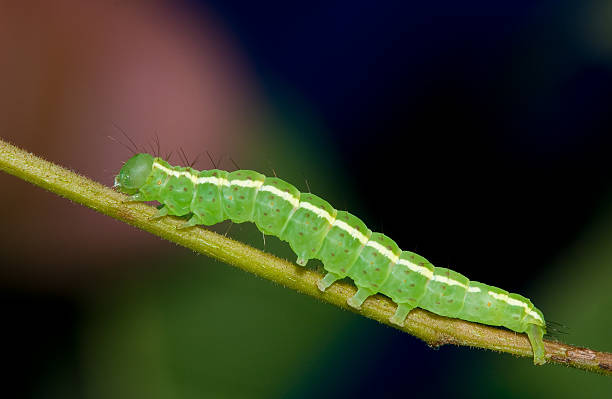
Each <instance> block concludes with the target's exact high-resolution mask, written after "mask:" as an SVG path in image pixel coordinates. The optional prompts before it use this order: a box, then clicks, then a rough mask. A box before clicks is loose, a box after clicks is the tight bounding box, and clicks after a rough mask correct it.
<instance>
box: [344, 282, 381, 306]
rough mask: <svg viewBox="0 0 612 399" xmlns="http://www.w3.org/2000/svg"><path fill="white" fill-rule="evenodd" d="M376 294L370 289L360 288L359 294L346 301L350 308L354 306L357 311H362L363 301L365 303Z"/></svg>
mask: <svg viewBox="0 0 612 399" xmlns="http://www.w3.org/2000/svg"><path fill="white" fill-rule="evenodd" d="M374 294H376V291H373V290H371V289H369V288H362V287H360V288H359V289H358V290H357V293H356V294H355V295H353V296H352V297H350V298H349V299H348V301H346V303H348V304H349V306H352V307H354V308H355V309H361V304H362V303H363V301H365V300H366V299H368V297H369V296H372V295H374Z"/></svg>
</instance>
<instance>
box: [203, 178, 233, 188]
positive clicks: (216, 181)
mask: <svg viewBox="0 0 612 399" xmlns="http://www.w3.org/2000/svg"><path fill="white" fill-rule="evenodd" d="M195 183H196V184H206V183H210V184H214V185H215V186H228V187H229V185H230V182H229V181H228V180H227V179H224V178H222V177H215V176H208V177H198V178H197V179H196V182H195Z"/></svg>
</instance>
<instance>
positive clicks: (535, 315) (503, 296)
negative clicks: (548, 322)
mask: <svg viewBox="0 0 612 399" xmlns="http://www.w3.org/2000/svg"><path fill="white" fill-rule="evenodd" d="M488 294H489V295H491V296H492V297H493V298H495V299H497V300H500V301H503V302H506V303H507V304H508V305H510V306H518V307H521V308H523V309H524V310H525V313H527V314H528V315H530V316H532V317H533V318H535V319H537V320H539V321H543V320H542V318H541V317H540V315H539V314H538V313H537V312H535V311H533V310H532V309H531V307H530V306H529V304H528V303H525V302H523V301H520V300H518V299H514V298H510V297H509V296H508V295H506V294H498V293H497V292H493V291H489V292H488Z"/></svg>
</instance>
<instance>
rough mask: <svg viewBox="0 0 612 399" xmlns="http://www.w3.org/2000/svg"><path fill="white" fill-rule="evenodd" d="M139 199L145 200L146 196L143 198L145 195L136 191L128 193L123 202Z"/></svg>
mask: <svg viewBox="0 0 612 399" xmlns="http://www.w3.org/2000/svg"><path fill="white" fill-rule="evenodd" d="M141 201H147V198H145V196H144V195H143V194H142V193H136V194H134V195H130V196H129V197H127V199H125V200H123V201H122V202H123V203H128V202H141Z"/></svg>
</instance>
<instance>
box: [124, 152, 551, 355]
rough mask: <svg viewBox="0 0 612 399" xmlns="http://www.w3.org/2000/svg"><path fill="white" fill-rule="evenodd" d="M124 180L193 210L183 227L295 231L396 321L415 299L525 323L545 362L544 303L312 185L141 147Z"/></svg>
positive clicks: (332, 273)
mask: <svg viewBox="0 0 612 399" xmlns="http://www.w3.org/2000/svg"><path fill="white" fill-rule="evenodd" d="M115 187H117V188H118V189H119V190H120V191H122V192H123V193H126V194H128V195H130V196H131V197H130V199H131V200H132V201H159V202H160V203H162V204H163V207H162V208H161V209H160V210H159V213H158V217H163V216H166V215H177V216H184V215H192V216H191V218H190V219H189V220H188V221H187V222H186V223H185V224H184V225H183V226H182V227H191V226H196V225H200V224H203V225H213V224H216V223H220V222H222V221H224V220H227V219H230V220H232V221H233V222H234V223H242V222H254V223H255V224H256V225H257V228H258V229H259V230H260V231H262V232H263V233H264V234H269V235H274V236H277V237H279V238H280V239H281V240H283V241H287V242H288V243H289V244H290V245H291V248H292V249H293V251H295V253H296V254H297V257H298V258H297V264H298V265H301V266H304V265H306V262H307V261H308V260H309V259H313V258H315V259H320V260H321V261H322V262H323V265H324V267H325V270H326V271H327V274H326V275H325V277H323V278H322V279H321V280H320V281H319V282H318V284H317V285H318V287H319V289H320V290H321V291H325V290H326V289H327V288H328V287H329V286H330V285H332V284H333V283H334V282H335V281H337V280H340V279H342V278H344V277H350V278H351V279H352V280H353V281H354V282H355V284H356V285H357V287H358V291H357V293H356V294H355V295H354V296H353V297H351V298H350V299H349V300H348V304H349V305H350V306H352V307H354V308H360V307H361V304H362V303H363V302H364V301H365V300H366V298H368V297H369V296H371V295H374V294H376V293H382V294H384V295H386V296H388V297H390V298H391V299H392V300H393V301H394V302H395V303H396V304H397V310H396V312H395V314H394V315H393V317H391V319H390V321H391V322H392V323H394V324H397V325H400V326H401V325H403V323H404V321H405V319H406V316H407V315H408V313H409V312H410V311H411V310H412V309H414V308H415V307H419V308H423V309H426V310H429V311H430V312H433V313H436V314H439V315H442V316H447V317H454V318H458V319H463V320H469V321H473V322H478V323H483V324H489V325H493V326H504V327H507V328H509V329H511V330H513V331H517V332H520V333H524V332H526V333H527V335H528V337H529V341H530V342H531V346H532V348H533V354H534V358H533V359H534V363H535V364H544V363H545V362H546V359H545V350H544V342H543V335H544V334H545V333H546V323H545V321H544V316H543V315H542V312H540V310H538V309H537V308H536V307H535V306H534V305H533V304H532V303H531V301H530V300H529V299H527V298H524V297H523V296H521V295H518V294H511V293H508V292H507V291H505V290H502V289H500V288H496V287H492V286H490V285H486V284H482V283H479V282H475V281H470V280H468V279H467V278H466V277H464V276H463V275H461V274H459V273H457V272H454V271H452V270H449V269H446V268H443V267H434V266H433V265H432V264H431V263H430V262H428V261H427V260H426V259H425V258H423V257H422V256H419V255H417V254H415V253H412V252H408V251H402V250H400V249H399V247H398V246H397V244H395V242H394V241H393V240H391V239H390V238H389V237H387V236H385V235H384V234H381V233H375V232H372V231H370V230H369V229H368V228H367V227H366V226H365V224H364V223H363V222H362V221H361V220H359V219H358V218H357V217H355V216H353V215H351V214H350V213H348V212H346V211H337V210H335V209H334V208H333V207H332V206H331V205H330V204H329V203H327V202H326V201H324V200H322V199H321V198H319V197H317V196H316V195H313V194H310V193H300V192H299V191H298V190H297V189H296V188H295V187H294V186H292V185H291V184H289V183H287V182H285V181H283V180H281V179H279V178H276V177H266V176H264V175H262V174H260V173H257V172H254V171H251V170H237V171H234V172H226V171H223V170H217V169H212V170H203V171H197V170H194V169H192V168H190V167H180V166H171V165H170V164H168V163H167V162H166V161H164V160H163V159H161V158H157V157H153V156H152V155H149V154H145V153H141V154H136V155H134V156H133V157H132V158H130V159H129V160H128V161H127V162H126V163H125V164H124V166H123V167H122V168H121V171H120V172H119V175H117V177H116V178H115Z"/></svg>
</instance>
